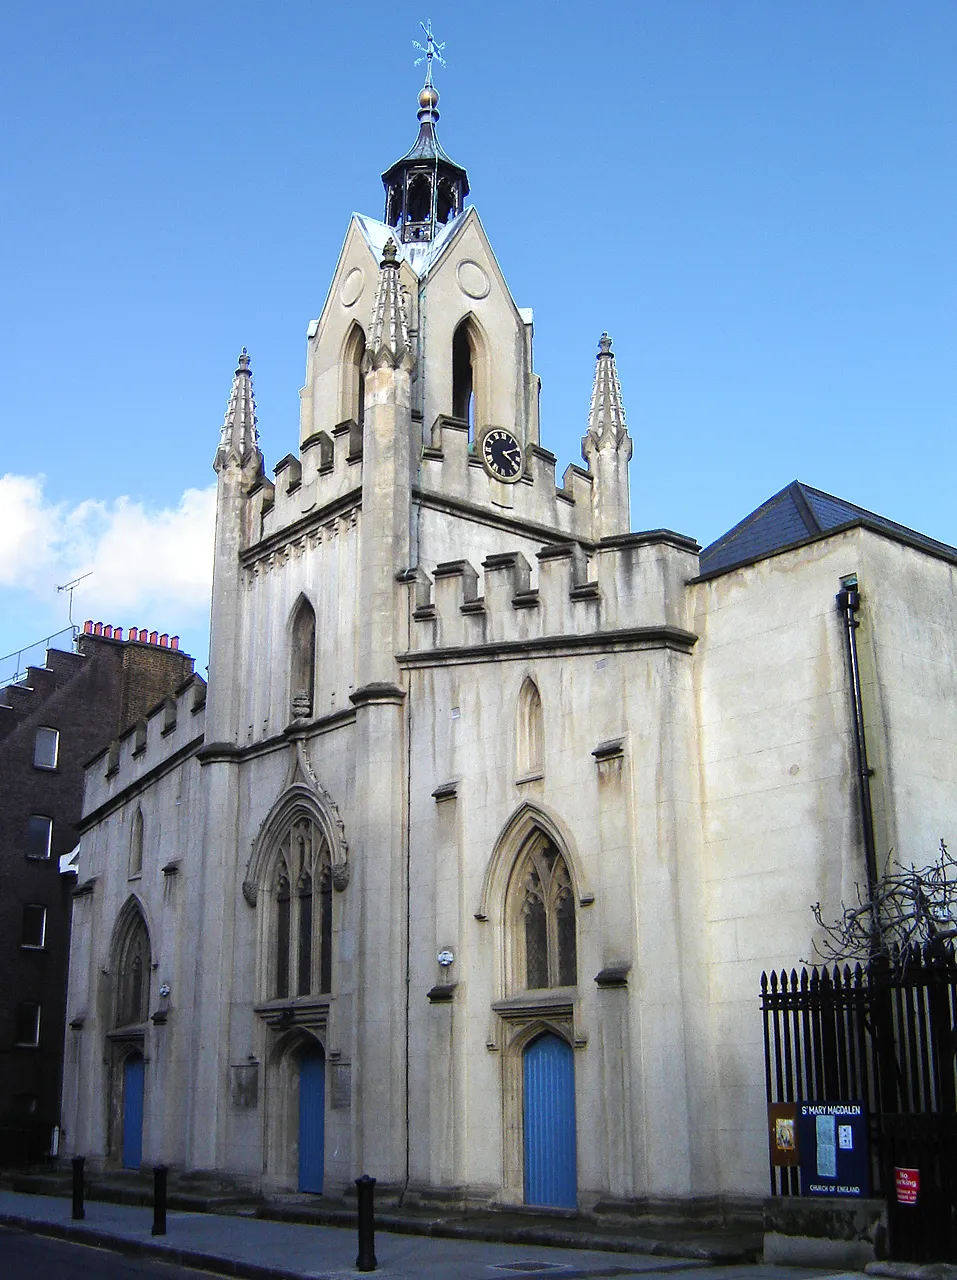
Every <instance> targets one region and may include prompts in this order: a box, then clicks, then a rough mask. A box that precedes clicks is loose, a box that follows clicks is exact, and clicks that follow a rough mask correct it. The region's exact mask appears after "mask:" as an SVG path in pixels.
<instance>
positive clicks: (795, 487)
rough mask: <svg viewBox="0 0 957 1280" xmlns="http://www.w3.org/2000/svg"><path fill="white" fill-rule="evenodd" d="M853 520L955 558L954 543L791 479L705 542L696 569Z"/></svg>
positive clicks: (714, 569)
mask: <svg viewBox="0 0 957 1280" xmlns="http://www.w3.org/2000/svg"><path fill="white" fill-rule="evenodd" d="M855 525H860V526H862V527H863V528H865V529H871V530H872V531H873V532H875V533H882V534H884V535H886V536H887V537H890V538H893V539H895V541H897V542H904V543H906V544H907V545H909V546H912V547H917V548H918V549H919V550H922V551H927V552H929V553H930V554H931V555H934V556H939V557H941V558H942V559H945V560H951V561H954V562H955V563H957V547H950V546H948V545H947V543H945V542H937V541H935V540H934V539H933V538H928V537H926V536H925V535H924V534H922V533H917V532H915V531H914V530H913V529H908V528H907V527H906V525H902V524H897V523H896V522H895V521H893V520H887V519H886V518H885V517H884V516H879V515H875V513H874V512H873V511H866V510H865V509H864V508H863V507H857V506H855V505H854V503H853V502H845V500H844V499H843V498H835V497H833V496H832V495H831V494H829V493H822V491H821V490H820V489H812V488H811V486H810V485H807V484H802V483H801V482H800V480H794V481H793V482H792V483H791V484H789V485H787V487H786V488H784V489H782V490H781V491H780V493H776V494H775V495H774V497H773V498H769V499H768V500H767V502H765V503H763V504H762V505H761V506H760V507H758V508H757V510H756V511H752V512H751V514H750V515H749V516H746V517H745V518H744V519H743V520H742V521H741V522H740V524H736V525H735V526H734V528H733V529H729V530H728V532H727V533H725V534H723V535H722V536H721V537H720V538H718V539H717V541H716V542H712V543H711V545H710V546H709V547H705V549H704V550H703V551H702V552H701V556H700V559H699V562H698V563H699V575H700V576H701V577H710V576H711V575H712V574H718V573H723V572H725V570H727V569H733V568H737V567H738V566H739V565H745V564H754V562H755V561H757V560H763V559H764V558H765V557H766V556H771V555H775V554H776V553H777V552H779V551H784V550H786V549H787V548H788V547H794V546H797V545H799V544H800V543H802V542H809V541H811V540H813V539H816V538H820V537H824V536H826V535H827V534H829V533H834V532H835V531H836V530H838V529H849V528H852V527H854V526H855Z"/></svg>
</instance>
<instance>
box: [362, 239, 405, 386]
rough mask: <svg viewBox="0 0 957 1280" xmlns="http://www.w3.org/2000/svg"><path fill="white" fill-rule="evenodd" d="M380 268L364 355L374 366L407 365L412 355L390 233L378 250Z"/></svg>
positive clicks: (394, 250)
mask: <svg viewBox="0 0 957 1280" xmlns="http://www.w3.org/2000/svg"><path fill="white" fill-rule="evenodd" d="M380 268H381V269H380V271H379V279H378V282H377V284H376V292H375V301H374V303H373V307H372V327H371V329H370V332H369V337H368V340H367V343H366V358H367V359H368V360H370V361H371V362H372V363H373V364H374V365H376V366H378V365H379V364H381V363H382V362H383V361H387V362H388V363H389V364H391V365H392V366H393V367H397V366H398V365H399V364H405V365H408V364H409V362H410V361H411V359H412V342H411V338H410V335H409V319H408V316H407V314H406V308H405V297H404V295H403V291H402V288H401V285H400V283H399V259H398V255H397V250H396V243H395V240H393V238H392V237H391V236H389V238H388V240H387V241H386V242H385V247H384V248H383V250H382V262H381V264H380Z"/></svg>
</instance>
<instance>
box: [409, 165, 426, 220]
mask: <svg viewBox="0 0 957 1280" xmlns="http://www.w3.org/2000/svg"><path fill="white" fill-rule="evenodd" d="M405 207H406V210H407V213H408V221H409V222H429V221H430V220H431V217H432V183H431V182H430V181H429V179H428V178H427V177H426V175H425V174H424V173H417V174H415V176H414V177H413V178H412V181H411V182H410V183H409V195H408V199H407V200H406V204H405Z"/></svg>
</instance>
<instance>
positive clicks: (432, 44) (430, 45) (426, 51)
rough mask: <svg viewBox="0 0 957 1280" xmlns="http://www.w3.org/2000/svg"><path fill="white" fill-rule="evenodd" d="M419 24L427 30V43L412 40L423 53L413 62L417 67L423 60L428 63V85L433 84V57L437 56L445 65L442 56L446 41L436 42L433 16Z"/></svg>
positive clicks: (426, 75) (426, 78)
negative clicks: (433, 32) (426, 21)
mask: <svg viewBox="0 0 957 1280" xmlns="http://www.w3.org/2000/svg"><path fill="white" fill-rule="evenodd" d="M419 26H420V27H421V28H422V30H423V31H424V32H425V44H424V45H422V44H419V42H418V40H413V41H412V47H413V49H418V50H419V52H420V53H421V54H422V57H421V58H416V60H415V62H414V63H413V66H416V67H417V66H418V65H419V64H420V63H422V62H424V63H426V68H425V83H426V85H429V86H431V84H432V59H433V58H435V59H436V60H437V61H438V62H440V63H441V64H442V66H443V67H444V66H445V59H444V58H443V57H442V50H443V49H444V48H445V43H444V41H443V43H442V44H438V43H437V42H436V39H435V36H434V35H433V34H432V19H431V18H429V20H428V23H425V22H420V23H419Z"/></svg>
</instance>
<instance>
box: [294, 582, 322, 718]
mask: <svg viewBox="0 0 957 1280" xmlns="http://www.w3.org/2000/svg"><path fill="white" fill-rule="evenodd" d="M290 658H291V660H290V692H291V695H292V696H291V702H292V715H293V717H294V718H295V719H305V718H306V717H308V716H311V715H312V714H313V707H314V701H315V693H316V614H315V610H314V609H313V607H312V605H311V604H310V603H309V601H308V600H307V599H306V598H305V597H303V598H302V599H301V600H300V601H299V604H298V605H297V606H296V613H295V616H294V618H293V623H292V653H291V655H290Z"/></svg>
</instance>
